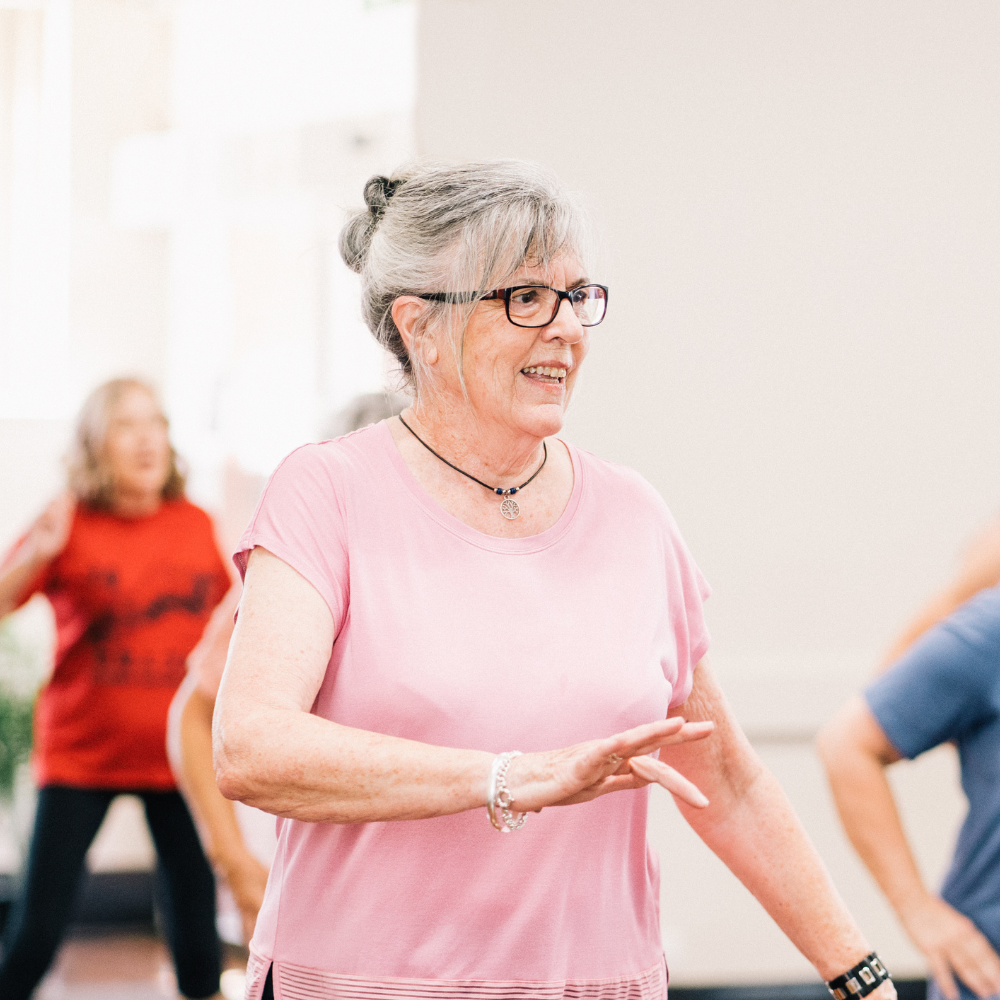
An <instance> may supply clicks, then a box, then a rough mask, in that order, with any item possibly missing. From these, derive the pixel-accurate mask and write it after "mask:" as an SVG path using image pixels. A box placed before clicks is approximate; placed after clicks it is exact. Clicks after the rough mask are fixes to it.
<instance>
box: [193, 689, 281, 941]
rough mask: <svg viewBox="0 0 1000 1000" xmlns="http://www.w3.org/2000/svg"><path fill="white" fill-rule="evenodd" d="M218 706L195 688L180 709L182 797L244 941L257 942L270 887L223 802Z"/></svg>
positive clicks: (231, 811)
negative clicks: (216, 754)
mask: <svg viewBox="0 0 1000 1000" xmlns="http://www.w3.org/2000/svg"><path fill="white" fill-rule="evenodd" d="M214 708H215V700H214V699H212V698H209V697H208V696H207V695H206V694H205V693H204V692H203V691H201V690H200V689H198V688H196V687H192V688H191V689H190V690H189V692H188V697H187V700H186V702H185V703H184V707H183V708H182V709H181V717H180V730H181V732H180V735H181V768H182V771H183V779H184V791H185V792H186V793H187V797H188V801H189V802H190V804H191V806H192V808H193V809H194V811H195V812H196V813H197V815H198V818H199V820H200V821H201V825H202V828H203V829H204V830H205V831H206V832H207V834H208V843H207V844H206V845H205V847H206V852H207V854H208V856H209V857H210V858H211V860H212V861H213V863H215V864H216V865H217V866H218V868H219V869H220V871H221V872H222V874H223V876H224V877H225V880H226V882H227V884H228V885H229V888H230V889H231V890H232V893H233V897H234V899H235V900H236V905H237V906H238V907H239V910H240V916H241V918H242V921H243V940H244V941H249V940H250V938H251V937H252V936H253V930H254V925H255V924H256V922H257V914H258V912H259V911H260V907H261V903H262V902H263V901H264V888H265V886H266V885H267V874H268V872H267V867H266V866H265V865H263V864H261V862H260V861H259V860H258V859H257V857H256V856H255V855H254V854H253V853H252V852H251V851H250V850H249V848H248V847H247V846H246V842H245V841H244V839H243V832H242V831H241V830H240V825H239V823H238V822H237V819H236V810H235V808H234V806H233V803H232V802H230V801H229V799H226V798H224V797H223V795H222V793H221V792H220V791H219V786H218V785H217V784H216V783H215V771H214V769H213V767H212V711H213V709H214Z"/></svg>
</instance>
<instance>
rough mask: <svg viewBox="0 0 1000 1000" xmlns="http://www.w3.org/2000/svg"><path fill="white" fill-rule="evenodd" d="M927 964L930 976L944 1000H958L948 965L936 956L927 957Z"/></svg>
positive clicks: (953, 979) (956, 989) (956, 988)
mask: <svg viewBox="0 0 1000 1000" xmlns="http://www.w3.org/2000/svg"><path fill="white" fill-rule="evenodd" d="M927 964H928V965H929V966H930V967H931V975H932V976H933V977H934V982H936V983H937V985H938V989H939V990H940V991H941V993H942V994H943V996H944V998H945V1000H958V987H957V986H956V985H955V977H954V976H953V975H952V974H951V969H950V968H949V967H948V963H947V962H946V961H944V959H942V958H940V957H939V956H937V955H928V956H927Z"/></svg>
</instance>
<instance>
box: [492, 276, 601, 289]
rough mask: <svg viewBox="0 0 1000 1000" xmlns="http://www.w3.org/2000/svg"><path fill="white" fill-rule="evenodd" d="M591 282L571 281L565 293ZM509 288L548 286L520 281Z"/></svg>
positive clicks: (537, 282) (579, 279) (538, 282)
mask: <svg viewBox="0 0 1000 1000" xmlns="http://www.w3.org/2000/svg"><path fill="white" fill-rule="evenodd" d="M592 284H593V282H592V281H591V280H590V279H589V278H577V279H576V281H571V282H570V283H569V284H568V285H567V286H566V291H567V292H568V291H569V290H570V289H571V288H581V287H582V286H583V285H592ZM508 287H509V288H549V287H550V286H549V285H543V284H542V283H541V282H540V281H522V282H517V283H515V284H513V285H508Z"/></svg>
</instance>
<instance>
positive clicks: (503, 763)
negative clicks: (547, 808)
mask: <svg viewBox="0 0 1000 1000" xmlns="http://www.w3.org/2000/svg"><path fill="white" fill-rule="evenodd" d="M520 756H521V751H520V750H508V751H507V753H501V754H497V756H496V757H494V758H493V767H492V768H491V769H490V786H489V788H488V789H487V791H486V811H487V812H488V813H489V814H490V822H491V823H492V824H493V825H494V826H495V827H496V829H498V830H499V831H500V832H501V833H511V832H513V831H514V830H520V829H521V827H522V826H524V821H525V820H526V819H527V818H528V817H527V814H526V813H518V812H514V810H513V809H511V806H512V805H513V804H514V800H513V799H512V798H511V797H510V790H509V789H508V788H507V769H508V768H509V767H510V762H511V761H512V760H513V759H514V758H515V757H520ZM498 813H499V814H500V818H499V819H497V814H498Z"/></svg>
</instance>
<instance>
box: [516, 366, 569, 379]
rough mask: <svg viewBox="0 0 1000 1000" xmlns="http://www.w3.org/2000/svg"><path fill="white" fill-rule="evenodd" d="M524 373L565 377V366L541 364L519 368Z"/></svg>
mask: <svg viewBox="0 0 1000 1000" xmlns="http://www.w3.org/2000/svg"><path fill="white" fill-rule="evenodd" d="M521 370H522V371H523V372H524V374H525V375H546V376H548V378H565V377H566V369H565V368H543V367H542V366H541V365H534V366H533V367H531V368H522V369H521Z"/></svg>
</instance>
